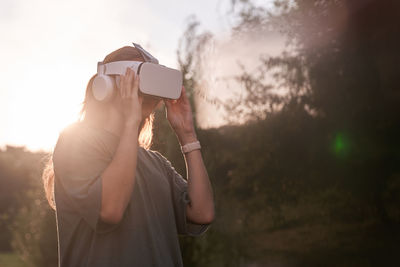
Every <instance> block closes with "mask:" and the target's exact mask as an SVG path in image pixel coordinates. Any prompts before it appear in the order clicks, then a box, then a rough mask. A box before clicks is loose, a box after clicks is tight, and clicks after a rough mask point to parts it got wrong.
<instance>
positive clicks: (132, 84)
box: [119, 68, 143, 125]
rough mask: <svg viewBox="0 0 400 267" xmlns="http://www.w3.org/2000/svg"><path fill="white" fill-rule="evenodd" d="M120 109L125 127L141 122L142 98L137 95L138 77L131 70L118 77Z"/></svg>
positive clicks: (128, 69) (127, 69)
mask: <svg viewBox="0 0 400 267" xmlns="http://www.w3.org/2000/svg"><path fill="white" fill-rule="evenodd" d="M119 88H120V92H119V93H120V97H121V105H122V106H121V108H122V113H123V116H124V119H125V125H139V124H140V122H141V121H142V102H143V97H142V96H140V95H139V92H138V91H139V77H138V76H137V75H135V72H134V71H133V70H132V69H131V68H126V72H125V75H121V76H120V87H119Z"/></svg>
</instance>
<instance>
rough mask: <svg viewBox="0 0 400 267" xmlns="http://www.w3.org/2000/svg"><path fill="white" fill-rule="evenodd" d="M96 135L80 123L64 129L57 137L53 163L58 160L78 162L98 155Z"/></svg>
mask: <svg viewBox="0 0 400 267" xmlns="http://www.w3.org/2000/svg"><path fill="white" fill-rule="evenodd" d="M96 135H97V133H96V132H95V131H93V130H92V129H90V128H88V127H86V126H85V125H83V123H81V122H76V123H72V124H70V125H68V126H67V127H66V128H64V129H63V130H62V131H61V132H60V135H59V137H58V140H57V143H56V145H55V147H54V151H53V161H54V163H56V162H57V160H59V159H63V160H65V159H70V160H75V161H76V160H80V159H82V158H84V157H93V156H94V155H97V154H99V153H100V151H99V146H98V145H96V140H97V139H98V137H97V136H96Z"/></svg>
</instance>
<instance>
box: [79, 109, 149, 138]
mask: <svg viewBox="0 0 400 267" xmlns="http://www.w3.org/2000/svg"><path fill="white" fill-rule="evenodd" d="M84 122H85V123H87V124H88V125H90V126H92V127H95V128H100V129H104V130H106V131H108V132H110V133H112V134H114V135H117V136H121V134H122V131H123V129H124V119H123V117H122V116H121V114H119V113H118V112H117V111H116V110H115V109H112V108H108V109H107V108H104V107H103V109H101V110H89V109H88V110H87V111H86V114H85V118H84ZM143 124H144V120H143V121H142V122H141V123H140V127H139V129H138V134H139V133H140V130H141V129H142V127H143Z"/></svg>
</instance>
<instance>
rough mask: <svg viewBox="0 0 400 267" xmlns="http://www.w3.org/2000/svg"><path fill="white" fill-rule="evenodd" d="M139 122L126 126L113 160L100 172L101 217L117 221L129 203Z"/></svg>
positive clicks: (134, 171) (133, 178)
mask: <svg viewBox="0 0 400 267" xmlns="http://www.w3.org/2000/svg"><path fill="white" fill-rule="evenodd" d="M138 129H139V124H133V125H129V126H126V127H125V128H124V129H123V132H122V133H121V136H120V142H119V145H118V147H117V150H116V152H115V154H114V157H113V160H112V161H111V163H110V164H109V165H108V167H107V168H106V169H105V170H104V172H103V173H102V176H101V177H102V203H101V206H102V207H101V217H102V219H103V220H104V221H107V222H109V223H118V222H119V221H120V220H121V219H122V216H123V213H124V211H125V208H126V206H127V205H128V203H129V200H130V198H131V194H132V191H133V186H134V183H135V174H136V164H137V153H138V146H139V145H138Z"/></svg>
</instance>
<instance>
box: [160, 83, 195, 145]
mask: <svg viewBox="0 0 400 267" xmlns="http://www.w3.org/2000/svg"><path fill="white" fill-rule="evenodd" d="M164 103H165V106H166V108H167V119H168V121H169V124H170V125H171V127H172V129H174V131H175V133H176V135H177V137H178V139H179V142H180V144H181V145H185V144H187V143H191V142H194V141H196V140H197V137H196V132H195V130H194V124H193V114H192V108H191V106H190V102H189V99H188V97H187V95H186V90H185V87H184V86H182V92H181V96H180V97H179V98H178V99H177V100H169V99H164Z"/></svg>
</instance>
